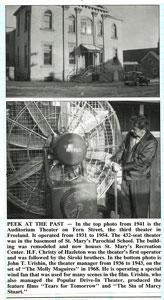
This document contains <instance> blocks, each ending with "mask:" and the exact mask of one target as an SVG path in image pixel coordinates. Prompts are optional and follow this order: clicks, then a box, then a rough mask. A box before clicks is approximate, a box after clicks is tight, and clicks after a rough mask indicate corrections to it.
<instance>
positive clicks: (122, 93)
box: [6, 81, 160, 98]
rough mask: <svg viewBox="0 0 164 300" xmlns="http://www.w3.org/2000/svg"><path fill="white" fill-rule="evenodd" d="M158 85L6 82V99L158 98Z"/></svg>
mask: <svg viewBox="0 0 164 300" xmlns="http://www.w3.org/2000/svg"><path fill="white" fill-rule="evenodd" d="M159 96H160V90H159V83H158V82H153V83H150V85H149V86H125V85H124V83H123V82H114V83H106V82H105V83H101V82H92V83H76V82H32V81H7V83H6V97H8V98H10V97H14V98H31V97H32V98H38V97H42V98H46V97H48V98H49V97H51V98H54V97H96V98H99V97H128V98H129V97H130V98H131V97H159Z"/></svg>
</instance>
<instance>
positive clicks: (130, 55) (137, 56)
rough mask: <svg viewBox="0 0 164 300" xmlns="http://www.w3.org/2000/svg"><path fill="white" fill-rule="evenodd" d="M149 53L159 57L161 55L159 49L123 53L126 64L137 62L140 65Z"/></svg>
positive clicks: (134, 50)
mask: <svg viewBox="0 0 164 300" xmlns="http://www.w3.org/2000/svg"><path fill="white" fill-rule="evenodd" d="M149 52H154V53H156V54H157V55H158V54H159V50H158V48H144V49H132V50H124V51H123V61H124V62H127V61H128V62H130V61H132V62H134V61H137V62H138V63H140V61H141V60H142V59H143V58H144V57H145V55H146V54H147V53H149Z"/></svg>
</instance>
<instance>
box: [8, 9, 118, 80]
mask: <svg viewBox="0 0 164 300" xmlns="http://www.w3.org/2000/svg"><path fill="white" fill-rule="evenodd" d="M14 15H15V16H16V42H15V43H16V45H15V51H16V62H15V76H16V79H18V80H63V81H67V80H69V79H70V78H71V77H72V76H73V75H76V74H79V73H80V72H84V71H85V70H86V71H87V70H90V71H91V70H92V72H96V73H102V72H103V73H104V72H106V73H108V72H109V73H110V76H109V77H110V78H112V79H116V80H117V79H118V78H119V72H121V71H122V64H123V54H122V47H121V38H122V35H121V27H122V26H121V25H122V21H121V20H119V19H116V18H114V17H112V16H110V14H109V13H108V11H107V9H105V8H104V7H102V6H86V5H85V6H84V5H82V6H60V5H55V6H30V5H29V6H21V7H20V8H19V9H18V10H17V11H16V12H15V13H14Z"/></svg>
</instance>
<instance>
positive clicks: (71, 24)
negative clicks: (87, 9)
mask: <svg viewBox="0 0 164 300" xmlns="http://www.w3.org/2000/svg"><path fill="white" fill-rule="evenodd" d="M68 32H75V17H74V16H71V17H69V19H68Z"/></svg>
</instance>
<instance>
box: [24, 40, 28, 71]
mask: <svg viewBox="0 0 164 300" xmlns="http://www.w3.org/2000/svg"><path fill="white" fill-rule="evenodd" d="M27 61H28V56H27V45H25V46H24V66H25V68H27Z"/></svg>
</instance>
